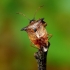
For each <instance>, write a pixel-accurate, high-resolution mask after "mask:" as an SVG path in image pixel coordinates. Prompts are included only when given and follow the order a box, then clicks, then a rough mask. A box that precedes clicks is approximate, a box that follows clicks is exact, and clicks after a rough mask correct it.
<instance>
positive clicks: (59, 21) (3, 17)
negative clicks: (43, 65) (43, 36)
mask: <svg viewBox="0 0 70 70" xmlns="http://www.w3.org/2000/svg"><path fill="white" fill-rule="evenodd" d="M41 5H44V7H43V8H41V9H40V10H39V11H38V12H37V14H36V20H37V19H39V18H45V21H46V22H47V24H48V26H47V27H46V29H47V31H48V33H49V34H52V35H53V37H52V38H51V39H50V43H51V46H50V48H49V51H48V56H47V68H48V70H70V0H0V70H37V63H36V60H35V58H34V53H35V52H36V51H37V49H35V48H32V47H31V46H30V40H29V39H28V35H27V33H26V32H22V31H20V30H21V28H22V27H25V26H27V25H28V24H29V21H28V20H27V19H26V18H25V17H23V16H22V15H18V14H16V12H21V13H24V14H25V15H27V16H28V17H29V18H30V19H32V18H33V15H34V12H35V10H36V9H37V8H38V7H39V6H41Z"/></svg>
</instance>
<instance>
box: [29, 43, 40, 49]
mask: <svg viewBox="0 0 70 70" xmlns="http://www.w3.org/2000/svg"><path fill="white" fill-rule="evenodd" d="M30 46H31V47H33V48H36V49H39V48H38V47H35V46H34V45H33V44H32V42H31V44H30Z"/></svg>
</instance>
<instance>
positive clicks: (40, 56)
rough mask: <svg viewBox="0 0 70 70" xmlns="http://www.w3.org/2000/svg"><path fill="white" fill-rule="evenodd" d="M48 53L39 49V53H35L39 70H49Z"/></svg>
mask: <svg viewBox="0 0 70 70" xmlns="http://www.w3.org/2000/svg"><path fill="white" fill-rule="evenodd" d="M49 46H50V43H49ZM49 46H48V48H49ZM47 53H48V51H46V52H44V51H43V50H42V49H39V50H38V52H36V53H35V59H36V60H37V64H38V70H46V69H47V65H46V63H47V60H46V58H47Z"/></svg>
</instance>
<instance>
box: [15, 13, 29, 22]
mask: <svg viewBox="0 0 70 70" xmlns="http://www.w3.org/2000/svg"><path fill="white" fill-rule="evenodd" d="M16 14H21V15H23V16H24V17H26V18H27V19H28V20H29V21H30V19H29V18H28V17H27V16H26V15H25V14H23V13H16Z"/></svg>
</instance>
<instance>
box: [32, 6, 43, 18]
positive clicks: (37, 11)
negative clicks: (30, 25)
mask: <svg viewBox="0 0 70 70" xmlns="http://www.w3.org/2000/svg"><path fill="white" fill-rule="evenodd" d="M43 6H44V5H42V6H39V7H38V9H37V10H36V11H35V13H34V18H33V19H35V15H36V13H37V12H38V11H39V9H40V8H42V7H43Z"/></svg>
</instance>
